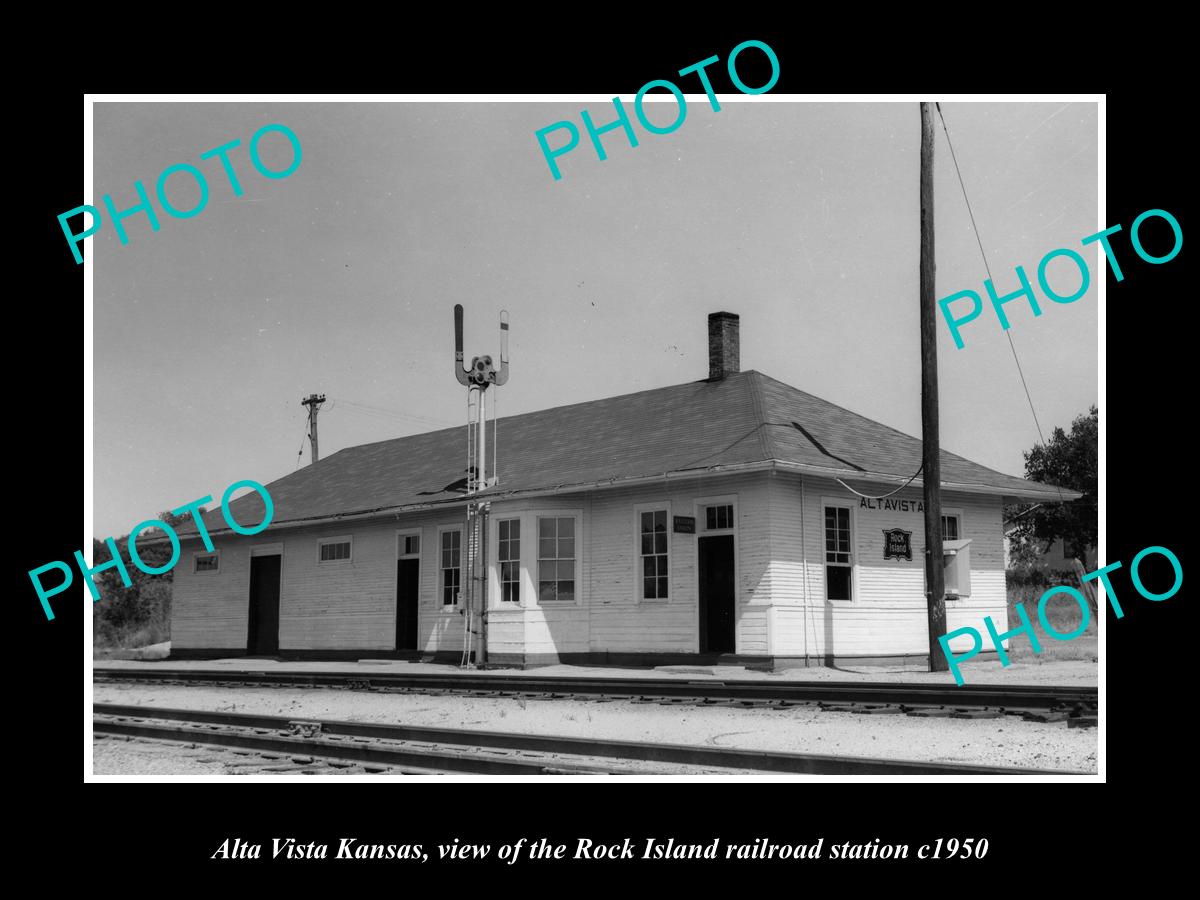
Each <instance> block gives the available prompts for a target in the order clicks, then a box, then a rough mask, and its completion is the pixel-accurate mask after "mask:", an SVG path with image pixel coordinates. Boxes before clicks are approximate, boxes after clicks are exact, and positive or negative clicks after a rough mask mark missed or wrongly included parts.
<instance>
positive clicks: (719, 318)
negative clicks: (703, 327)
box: [708, 312, 741, 381]
mask: <svg viewBox="0 0 1200 900" xmlns="http://www.w3.org/2000/svg"><path fill="white" fill-rule="evenodd" d="M738 347H739V341H738V316H737V313H731V312H715V313H711V314H710V315H709V317H708V380H709V381H717V380H719V379H721V378H724V377H725V376H726V375H736V374H737V373H738V367H739V365H740V364H741V361H740V359H739V352H738Z"/></svg>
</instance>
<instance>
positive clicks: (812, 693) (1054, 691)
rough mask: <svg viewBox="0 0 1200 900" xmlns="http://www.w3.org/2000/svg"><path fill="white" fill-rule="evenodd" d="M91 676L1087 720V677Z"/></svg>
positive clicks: (1091, 708) (208, 672)
mask: <svg viewBox="0 0 1200 900" xmlns="http://www.w3.org/2000/svg"><path fill="white" fill-rule="evenodd" d="M93 679H94V681H95V682H96V683H100V684H115V683H138V684H144V683H152V684H155V685H207V686H210V687H266V688H326V689H341V690H356V691H375V692H380V693H399V694H430V695H463V696H470V697H500V698H503V697H513V698H521V699H525V700H575V701H590V702H606V701H611V700H625V701H630V702H634V703H655V704H661V705H664V706H697V707H733V708H746V709H754V708H771V709H787V708H790V707H796V706H816V707H819V708H821V709H828V710H836V711H843V712H854V713H862V714H867V715H886V714H895V713H901V714H908V715H913V716H948V717H953V718H995V717H999V716H1003V715H1016V716H1021V717H1023V718H1025V719H1031V720H1034V721H1040V722H1057V721H1066V722H1067V723H1068V725H1071V726H1085V727H1086V726H1091V725H1095V724H1096V715H1097V707H1098V696H1097V690H1096V688H1094V687H1077V686H1027V685H975V684H971V685H963V686H961V687H953V686H948V685H940V684H913V683H896V682H832V683H831V682H806V683H798V682H785V683H781V682H778V681H742V680H738V681H728V682H726V681H717V680H688V679H683V678H670V679H668V678H591V677H576V676H567V677H554V678H541V677H537V676H527V675H495V674H475V673H470V672H466V673H455V674H446V675H442V674H438V673H401V672H380V673H372V674H370V675H368V674H364V673H361V672H357V673H348V672H304V671H291V672H288V671H279V672H273V671H236V672H231V671H219V670H212V669H180V668H165V667H164V668H160V667H158V666H155V667H154V668H152V669H151V668H146V669H126V668H119V667H106V666H96V667H95V668H94V670H93Z"/></svg>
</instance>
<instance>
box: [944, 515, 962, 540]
mask: <svg viewBox="0 0 1200 900" xmlns="http://www.w3.org/2000/svg"><path fill="white" fill-rule="evenodd" d="M958 538H959V529H958V516H956V515H949V516H942V540H943V541H957V540H958Z"/></svg>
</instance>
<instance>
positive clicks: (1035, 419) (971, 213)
mask: <svg viewBox="0 0 1200 900" xmlns="http://www.w3.org/2000/svg"><path fill="white" fill-rule="evenodd" d="M934 106H936V107H937V111H938V118H939V119H941V120H942V131H944V132H945V133H946V144H947V146H949V147H950V159H951V160H953V162H954V171H955V172H956V173H957V174H958V185H959V187H961V188H962V195H963V200H964V201H965V202H966V204H967V215H969V216H970V217H971V228H972V230H973V231H974V232H975V243H976V244H978V245H979V255H980V256H982V257H983V269H984V271H985V272H987V277H988V281H993V279H992V270H991V268H990V267H989V266H988V260H987V254H986V253H984V252H983V241H982V240H981V239H980V237H979V226H978V225H977V224H975V212H974V211H973V210H972V209H971V200H970V198H969V197H967V186H966V184H964V183H963V177H962V170H961V169H959V167H958V157H957V156H955V154H954V142H953V141H951V140H950V129H949V128H948V127H946V117H945V116H944V115H942V104H940V103H935V104H934ZM1004 334H1005V336H1006V337H1007V338H1008V346H1009V348H1010V349H1011V350H1012V355H1013V361H1014V362H1016V364H1017V374H1018V375H1019V376H1021V387H1023V388H1024V389H1025V399H1026V400H1027V401H1028V402H1029V411H1030V412H1031V413H1033V425H1034V427H1035V428H1036V429H1037V433H1038V439H1039V440H1040V441H1041V442H1042V446H1043V447H1044V446H1045V445H1046V438H1045V437H1044V436H1043V435H1042V425H1041V423H1040V422H1038V417H1037V410H1035V409H1034V408H1033V397H1031V396H1030V395H1029V385H1028V384H1026V383H1025V372H1024V371H1023V370H1022V369H1021V360H1020V358H1019V357H1018V356H1017V345H1016V344H1014V343H1013V339H1012V332H1011V331H1009V330H1008V329H1007V328H1006V329H1004Z"/></svg>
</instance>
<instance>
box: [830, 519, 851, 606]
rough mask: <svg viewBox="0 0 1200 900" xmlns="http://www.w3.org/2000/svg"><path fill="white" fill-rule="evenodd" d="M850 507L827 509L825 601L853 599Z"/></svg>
mask: <svg viewBox="0 0 1200 900" xmlns="http://www.w3.org/2000/svg"><path fill="white" fill-rule="evenodd" d="M850 537H851V536H850V507H848V506H826V507H825V599H826V600H849V599H851V598H852V596H853V594H852V587H853V586H852V584H851V579H852V578H853V572H854V559H853V551H852V550H851V543H852V542H851V539H850Z"/></svg>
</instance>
